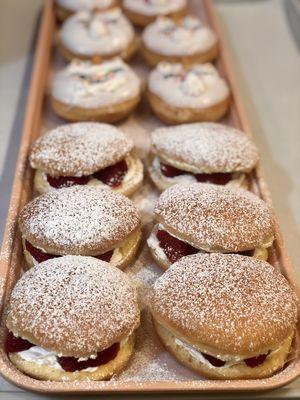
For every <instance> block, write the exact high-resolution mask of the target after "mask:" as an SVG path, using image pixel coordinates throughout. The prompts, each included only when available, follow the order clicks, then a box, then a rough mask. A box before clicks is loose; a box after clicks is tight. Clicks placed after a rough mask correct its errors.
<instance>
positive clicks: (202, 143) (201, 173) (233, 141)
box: [148, 122, 259, 191]
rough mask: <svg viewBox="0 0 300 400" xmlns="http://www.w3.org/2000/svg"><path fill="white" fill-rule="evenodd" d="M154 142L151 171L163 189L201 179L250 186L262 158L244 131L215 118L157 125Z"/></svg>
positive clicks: (150, 173) (223, 183)
mask: <svg viewBox="0 0 300 400" xmlns="http://www.w3.org/2000/svg"><path fill="white" fill-rule="evenodd" d="M151 142H152V152H151V155H150V157H149V160H148V172H149V175H150V177H151V179H152V181H153V183H154V184H155V186H156V187H157V188H158V189H159V190H160V191H163V190H165V189H167V188H168V187H170V186H172V185H174V184H175V183H184V182H197V181H198V182H207V183H214V184H217V185H226V186H227V185H228V186H237V187H243V188H245V189H247V188H248V185H249V178H248V174H249V173H250V172H251V171H252V170H253V169H254V167H255V166H256V165H257V163H258V161H259V154H258V149H257V148H256V146H255V144H254V143H253V142H252V141H251V140H250V139H249V138H248V137H247V136H246V134H245V133H244V132H241V131H239V130H238V129H235V128H232V127H229V126H226V125H222V124H216V123H212V122H202V123H194V124H183V125H178V126H174V127H163V128H157V129H155V130H154V131H153V132H152V134H151Z"/></svg>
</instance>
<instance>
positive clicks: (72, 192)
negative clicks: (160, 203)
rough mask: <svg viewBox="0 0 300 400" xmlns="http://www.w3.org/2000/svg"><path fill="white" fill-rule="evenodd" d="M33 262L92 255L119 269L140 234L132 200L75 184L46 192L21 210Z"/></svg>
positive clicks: (26, 250) (27, 249)
mask: <svg viewBox="0 0 300 400" xmlns="http://www.w3.org/2000/svg"><path fill="white" fill-rule="evenodd" d="M19 227H20V231H21V233H22V240H23V246H24V254H25V257H26V261H27V264H28V266H29V267H32V266H33V265H35V264H37V263H40V262H42V261H45V260H48V259H51V258H56V257H61V256H63V255H68V254H71V255H84V256H93V257H96V258H98V259H100V260H104V261H107V262H109V263H111V264H112V265H115V266H117V267H118V268H120V269H123V268H125V267H126V266H127V265H129V264H130V263H131V262H132V260H133V259H134V257H135V254H136V252H137V249H138V246H139V242H140V239H141V231H140V217H139V213H138V210H137V209H136V207H135V206H134V204H133V203H132V202H131V201H130V200H129V199H128V198H127V197H125V196H123V195H121V194H119V193H116V192H114V191H112V190H111V189H108V188H103V187H94V186H74V187H69V188H64V189H59V190H55V191H51V192H48V193H46V194H43V195H41V196H38V197H36V198H35V199H34V200H32V201H31V202H29V203H28V204H26V206H25V207H24V208H23V209H22V211H21V212H20V215H19Z"/></svg>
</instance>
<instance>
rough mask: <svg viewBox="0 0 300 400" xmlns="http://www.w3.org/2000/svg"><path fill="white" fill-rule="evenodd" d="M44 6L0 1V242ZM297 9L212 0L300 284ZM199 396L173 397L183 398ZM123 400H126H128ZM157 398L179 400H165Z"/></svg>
mask: <svg viewBox="0 0 300 400" xmlns="http://www.w3.org/2000/svg"><path fill="white" fill-rule="evenodd" d="M42 3H43V2H42V0H27V1H22V0H2V2H1V14H0V38H1V39H0V60H1V61H0V87H1V100H0V101H1V107H0V120H1V125H0V143H1V146H0V235H2V233H3V229H4V224H5V218H6V213H7V207H8V201H9V197H10V190H11V183H12V178H13V174H14V168H15V162H16V157H17V152H18V144H19V139H20V135H21V131H22V122H23V116H24V107H25V102H26V96H27V91H28V86H29V82H30V74H31V67H32V57H33V53H34V44H35V37H36V28H37V23H38V15H39V12H40V9H41V6H42ZM292 3H293V4H292ZM296 3H297V0H295V1H294V0H286V1H285V0H244V1H237V0H223V1H221V0H219V1H215V4H216V8H217V12H218V14H219V17H220V19H221V23H222V28H223V35H224V36H225V38H226V40H227V42H228V47H229V50H230V53H231V57H232V61H233V65H234V69H235V72H236V76H237V79H238V82H239V85H240V88H241V94H242V98H243V101H244V104H245V107H246V111H247V113H248V116H249V120H250V123H251V126H252V129H253V132H254V134H255V140H256V142H257V144H258V146H259V148H260V151H261V154H262V164H263V167H264V170H265V175H266V179H267V182H268V185H269V189H270V191H271V194H272V197H273V201H274V206H275V210H276V213H277V215H278V217H279V221H280V225H281V229H282V232H283V237H284V239H285V242H286V245H287V248H288V251H289V254H290V257H291V260H292V264H293V266H294V269H295V271H296V273H297V278H298V281H299V282H300V246H299V243H300V201H299V199H300V179H299V171H300V128H299V127H300V56H299V49H298V48H297V40H298V43H299V37H298V38H297V37H295V36H294V35H293V34H292V28H295V27H297V21H298V25H299V23H300V22H299V19H298V20H297V15H296V14H297V13H296V8H295V9H292V7H291V6H293V5H294V4H296ZM298 5H299V2H298ZM287 15H289V18H290V19H288V18H287ZM298 17H299V15H298ZM289 21H290V22H289ZM295 21H296V23H295ZM294 31H295V29H294ZM98 397H99V396H98ZM147 397H148V396H147ZM199 397H201V396H200V395H181V396H178V398H180V399H194V398H199ZM239 397H240V398H243V399H246V398H248V397H247V395H246V394H243V395H227V396H221V395H219V396H217V395H210V396H209V395H204V396H203V398H239ZM250 397H251V398H299V397H300V379H298V380H296V381H295V382H293V383H292V384H290V385H288V386H286V387H285V388H282V389H278V390H274V391H272V392H267V393H261V394H254V393H253V394H251V395H249V398H250ZM50 398H57V396H56V397H55V396H52V397H51V396H42V395H38V394H36V395H34V394H32V393H26V392H23V391H21V390H20V389H18V388H16V387H15V386H13V385H11V384H10V383H7V382H6V381H4V380H3V379H2V378H0V399H7V400H10V399H50ZM81 398H82V399H83V398H85V397H83V396H81ZM87 398H88V397H87ZM105 398H106V399H108V398H117V397H112V396H105ZM118 398H120V397H118ZM122 398H124V399H125V398H128V399H129V398H132V396H124V397H122ZM135 398H137V399H138V398H140V399H141V398H145V396H135ZM149 398H152V396H149ZM153 398H154V396H153ZM155 398H156V399H162V398H165V399H167V398H169V399H170V398H172V399H173V398H177V397H176V396H174V395H166V396H155Z"/></svg>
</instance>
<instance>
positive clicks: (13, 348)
mask: <svg viewBox="0 0 300 400" xmlns="http://www.w3.org/2000/svg"><path fill="white" fill-rule="evenodd" d="M33 346H35V345H34V344H32V343H30V342H28V340H25V339H22V338H19V337H16V336H15V335H14V334H13V333H12V332H10V331H8V334H7V336H6V339H5V343H4V350H5V351H6V353H19V352H21V351H24V350H28V349H30V348H31V347H33ZM119 350H120V343H114V344H113V345H112V346H110V347H108V348H107V349H105V350H103V351H100V352H98V353H97V357H96V358H95V359H92V358H90V359H88V360H85V361H78V358H75V357H56V359H57V362H58V363H59V364H60V366H61V367H62V369H63V370H65V371H66V372H74V371H81V370H82V369H86V368H93V367H99V366H100V365H104V364H107V363H108V362H109V361H111V360H113V359H114V358H116V356H117V354H118V352H119Z"/></svg>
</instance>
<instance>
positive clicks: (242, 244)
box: [155, 183, 274, 252]
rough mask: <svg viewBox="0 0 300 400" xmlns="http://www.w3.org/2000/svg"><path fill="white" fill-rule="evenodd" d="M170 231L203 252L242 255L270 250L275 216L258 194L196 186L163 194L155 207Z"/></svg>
mask: <svg viewBox="0 0 300 400" xmlns="http://www.w3.org/2000/svg"><path fill="white" fill-rule="evenodd" d="M155 214H156V218H157V219H158V220H159V221H160V222H162V223H163V224H164V225H165V226H166V228H168V227H170V228H172V229H174V230H175V231H176V232H180V234H181V235H182V236H184V238H185V239H186V240H189V241H190V242H191V243H192V244H193V243H194V244H195V245H196V246H197V247H199V248H204V249H205V248H209V249H211V250H212V249H213V250H216V251H217V250H223V251H233V252H234V251H242V250H248V249H253V248H255V247H257V246H266V247H267V246H270V245H271V243H272V240H273V229H274V228H273V226H274V219H273V213H272V211H271V209H270V208H269V206H268V205H267V204H266V203H265V202H264V201H263V200H261V199H260V198H258V197H257V196H255V195H254V194H252V193H250V192H248V191H246V190H243V189H237V188H229V187H222V186H217V185H209V184H201V183H192V184H178V185H174V186H172V187H171V188H169V189H167V190H166V191H165V192H163V193H162V194H161V196H160V198H159V200H158V202H157V204H156V207H155Z"/></svg>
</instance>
